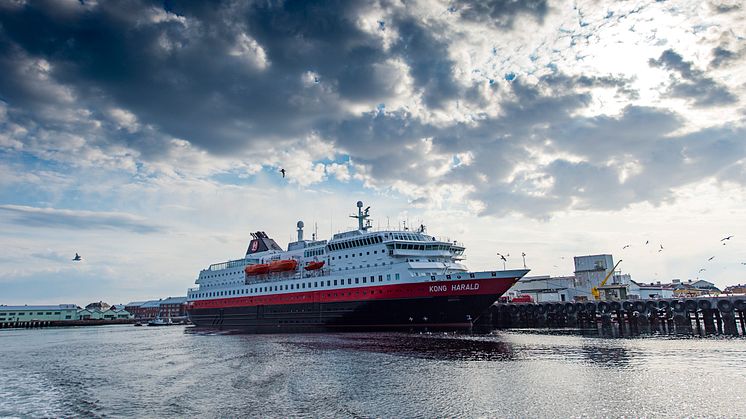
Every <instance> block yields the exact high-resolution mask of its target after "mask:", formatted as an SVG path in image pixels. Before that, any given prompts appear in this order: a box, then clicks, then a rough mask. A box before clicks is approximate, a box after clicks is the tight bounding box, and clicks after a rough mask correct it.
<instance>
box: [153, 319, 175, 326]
mask: <svg viewBox="0 0 746 419" xmlns="http://www.w3.org/2000/svg"><path fill="white" fill-rule="evenodd" d="M172 324H174V323H173V322H172V321H171V319H162V318H160V317H159V318H157V319H153V320H151V321H149V322H148V326H171V325H172Z"/></svg>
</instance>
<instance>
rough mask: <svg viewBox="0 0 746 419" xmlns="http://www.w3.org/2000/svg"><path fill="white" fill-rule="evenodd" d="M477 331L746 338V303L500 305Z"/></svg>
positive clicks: (709, 299)
mask: <svg viewBox="0 0 746 419" xmlns="http://www.w3.org/2000/svg"><path fill="white" fill-rule="evenodd" d="M476 326H480V327H491V328H498V329H507V328H544V329H561V328H577V329H582V330H584V331H589V332H592V333H593V332H598V334H600V335H604V336H620V337H621V336H636V335H642V334H675V335H696V336H712V335H726V336H746V297H744V296H739V297H698V298H687V299H678V298H669V299H655V300H639V299H636V300H622V301H577V302H543V303H495V304H494V305H492V306H491V307H490V308H489V309H488V311H487V312H486V313H485V314H484V315H482V317H480V319H479V320H478V321H477V324H476Z"/></svg>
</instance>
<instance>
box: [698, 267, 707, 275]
mask: <svg viewBox="0 0 746 419" xmlns="http://www.w3.org/2000/svg"><path fill="white" fill-rule="evenodd" d="M706 270H707V269H705V268H702V269H700V270H699V271H697V273H698V274H701V273H702V272H704V271H706Z"/></svg>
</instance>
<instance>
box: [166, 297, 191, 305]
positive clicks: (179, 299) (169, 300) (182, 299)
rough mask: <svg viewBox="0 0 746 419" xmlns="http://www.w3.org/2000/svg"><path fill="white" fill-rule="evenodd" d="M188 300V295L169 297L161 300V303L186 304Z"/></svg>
mask: <svg viewBox="0 0 746 419" xmlns="http://www.w3.org/2000/svg"><path fill="white" fill-rule="evenodd" d="M186 302H187V298H186V297H168V298H166V299H165V300H161V304H184V303H186Z"/></svg>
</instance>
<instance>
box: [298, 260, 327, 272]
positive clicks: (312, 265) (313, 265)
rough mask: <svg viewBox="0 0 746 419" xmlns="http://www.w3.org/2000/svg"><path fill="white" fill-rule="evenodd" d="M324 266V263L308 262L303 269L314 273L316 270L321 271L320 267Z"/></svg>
mask: <svg viewBox="0 0 746 419" xmlns="http://www.w3.org/2000/svg"><path fill="white" fill-rule="evenodd" d="M322 266H324V261H321V262H308V263H307V264H306V267H305V268H303V269H305V270H307V271H314V270H316V269H321V267H322Z"/></svg>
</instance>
